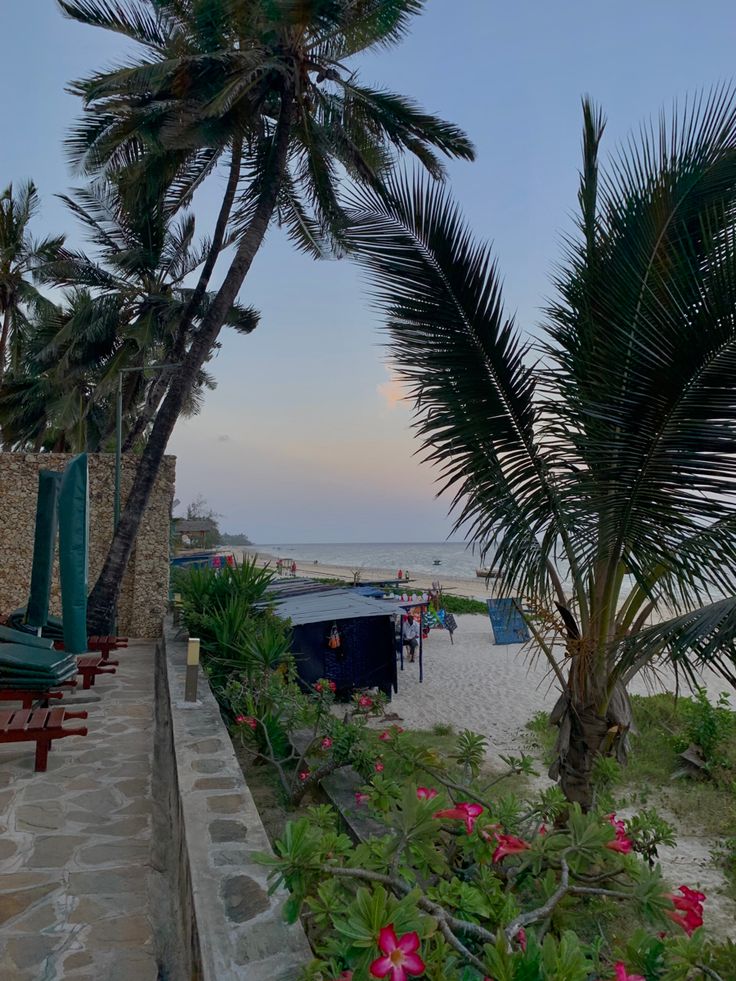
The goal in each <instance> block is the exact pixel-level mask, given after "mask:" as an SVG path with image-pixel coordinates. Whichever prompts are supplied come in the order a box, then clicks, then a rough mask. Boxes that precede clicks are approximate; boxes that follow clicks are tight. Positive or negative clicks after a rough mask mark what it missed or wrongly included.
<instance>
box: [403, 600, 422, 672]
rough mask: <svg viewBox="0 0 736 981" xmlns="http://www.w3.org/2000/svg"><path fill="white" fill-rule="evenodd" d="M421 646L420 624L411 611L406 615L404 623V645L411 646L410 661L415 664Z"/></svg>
mask: <svg viewBox="0 0 736 981" xmlns="http://www.w3.org/2000/svg"><path fill="white" fill-rule="evenodd" d="M418 646H419V624H418V623H417V622H416V620H415V619H414V616H413V614H412V613H411V612H409V613H407V615H406V623H405V624H404V647H408V648H409V661H410V662H411V663H412V664H413V663H414V659H415V658H416V654H417V647H418Z"/></svg>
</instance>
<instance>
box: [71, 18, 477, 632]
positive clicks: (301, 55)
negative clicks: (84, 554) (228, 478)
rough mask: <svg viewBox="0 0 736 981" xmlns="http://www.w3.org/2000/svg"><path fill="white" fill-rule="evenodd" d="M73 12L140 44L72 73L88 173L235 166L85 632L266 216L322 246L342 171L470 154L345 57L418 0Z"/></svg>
mask: <svg viewBox="0 0 736 981" xmlns="http://www.w3.org/2000/svg"><path fill="white" fill-rule="evenodd" d="M59 2H60V6H61V8H62V10H64V12H65V13H66V14H67V15H69V16H71V17H74V18H76V19H77V20H79V21H81V22H83V23H87V24H92V25H97V26H100V27H103V28H106V29H108V30H112V31H116V32H119V33H121V34H122V35H124V36H125V37H127V38H130V39H132V40H133V41H136V42H137V43H138V44H139V45H141V46H142V48H143V54H142V56H141V58H140V59H139V60H137V61H136V62H134V63H133V64H127V65H125V66H123V67H121V68H120V69H117V70H113V71H109V72H104V73H98V74H96V75H93V76H92V77H90V78H87V79H85V80H82V81H80V82H78V83H76V84H75V86H74V89H73V90H74V91H76V92H77V93H78V94H79V95H80V96H81V98H82V99H83V100H84V105H85V116H84V119H83V120H82V122H81V124H80V126H79V127H77V129H76V130H75V132H74V133H73V135H72V137H71V141H70V149H71V151H72V153H73V155H74V157H75V159H76V160H77V163H78V165H79V166H80V167H81V168H83V169H85V170H86V171H88V172H91V171H93V172H99V171H101V170H102V171H105V170H106V171H108V172H109V171H119V170H121V169H122V170H123V171H126V170H128V169H129V168H130V160H131V159H133V160H134V166H133V174H134V175H135V179H134V180H133V181H131V184H132V186H146V184H147V182H148V179H149V174H150V172H151V171H150V165H151V163H152V162H153V163H154V164H155V169H157V170H158V171H159V172H164V173H166V174H167V175H168V180H169V181H170V182H171V185H172V186H173V187H175V188H176V190H177V192H179V193H180V194H181V195H182V199H186V197H187V195H189V194H191V193H192V190H193V189H194V188H196V187H197V186H198V185H199V184H200V183H201V181H202V180H204V179H205V178H206V177H207V176H208V175H209V174H210V173H212V169H213V168H214V167H215V166H216V164H217V162H218V161H219V160H221V159H225V160H227V162H228V179H227V183H226V186H225V191H224V193H223V197H222V205H221V208H220V212H219V215H218V219H217V222H216V225H215V229H214V233H213V236H212V246H211V249H210V254H209V256H208V261H207V262H206V263H205V264H204V265H203V267H202V271H201V274H200V278H199V280H198V282H197V284H196V287H195V291H194V294H193V296H192V299H191V302H190V304H189V307H188V309H187V311H186V313H185V316H184V317H183V320H182V324H183V327H184V328H186V326H187V323H188V321H189V319H190V318H191V317H193V316H194V315H195V313H196V310H197V305H198V303H199V301H200V299H201V297H202V296H203V294H204V291H205V289H206V286H207V283H208V281H209V277H210V276H211V274H212V270H213V268H214V265H215V262H216V259H217V256H218V255H219V253H220V251H221V249H222V246H223V242H224V239H225V235H226V229H227V228H228V223H230V227H231V229H232V230H233V232H234V235H235V243H234V244H235V248H234V253H233V255H232V259H231V261H230V265H229V268H228V270H227V272H226V274H225V276H224V279H223V281H222V285H221V287H220V289H219V291H218V294H217V297H216V298H215V300H214V301H213V302H212V303H211V304H209V307H208V310H207V312H206V314H204V315H203V316H202V319H201V324H200V326H199V329H198V331H197V335H196V338H195V339H194V341H193V343H192V344H191V346H190V347H189V350H188V353H187V356H186V358H185V359H184V362H183V366H182V368H181V369H180V370H179V371H178V372H177V373H176V375H175V376H174V377H173V378H172V380H171V383H170V385H169V389H168V392H167V394H166V397H165V399H164V401H163V403H162V405H161V407H160V409H159V410H158V412H157V415H156V419H155V422H154V424H153V428H152V431H151V435H150V438H149V440H148V442H147V445H146V448H145V450H144V453H143V455H142V457H141V461H140V464H139V467H138V471H137V474H136V478H135V481H134V484H133V487H132V489H131V493H130V495H129V497H128V501H127V504H126V507H125V510H124V512H123V515H122V519H121V522H120V525H119V528H118V531H117V533H116V535H115V538H114V540H113V543H112V545H111V549H110V552H109V554H108V556H107V559H106V561H105V563H104V566H103V569H102V572H101V574H100V578H99V579H98V582H97V584H96V585H95V588H94V589H93V591H92V594H91V596H90V629H94V631H95V632H98V628H99V630H105V629H107V628H108V627H109V625H110V621H111V617H112V613H113V607H114V603H115V599H116V596H117V592H118V590H119V586H120V582H121V579H122V574H123V571H124V569H125V566H126V564H127V561H128V558H129V556H130V553H131V550H132V547H133V542H134V539H135V535H136V533H137V530H138V525H139V523H140V519H141V516H142V514H143V512H144V510H145V505H146V502H147V500H148V496H149V494H150V491H151V489H152V487H153V484H154V481H155V478H156V474H157V472H158V468H159V466H160V463H161V460H162V459H163V455H164V452H165V449H166V444H167V442H168V439H169V436H170V435H171V432H172V430H173V427H174V425H175V423H176V419H177V417H178V415H179V412H180V411H181V407H182V405H183V404H184V401H185V399H186V398H187V395H188V393H189V391H190V390H191V388H192V385H193V383H194V380H195V378H196V376H197V372H198V371H199V370H200V368H201V366H202V364H203V363H204V361H205V360H206V358H207V357H208V356H209V355H210V352H211V351H212V348H213V345H214V344H215V342H216V340H217V336H218V334H219V331H220V328H221V327H222V324H223V323H224V321H225V318H226V316H227V313H228V311H229V310H230V308H231V306H232V304H233V302H234V300H235V298H236V296H237V294H238V291H239V290H240V288H241V286H242V284H243V282H244V280H245V277H246V275H247V273H248V271H249V269H250V267H251V264H252V262H253V259H254V257H255V255H256V253H257V251H258V249H259V248H260V246H261V243H262V242H263V239H264V236H265V234H266V231H267V229H268V227H269V225H270V224H271V222H272V220H274V219H277V220H279V221H280V222H281V223H283V224H285V225H286V227H287V228H288V230H289V232H290V233H291V235H292V237H293V238H294V240H295V242H296V243H297V245H298V246H299V247H301V248H304V249H307V250H309V251H310V252H311V253H312V254H315V255H321V254H323V252H324V250H325V249H326V248H329V247H331V246H337V247H338V248H339V247H340V246H341V244H342V238H343V231H344V225H345V216H344V213H343V210H342V208H341V206H340V202H339V197H338V193H337V188H338V184H339V181H340V180H341V178H342V177H343V176H347V177H348V178H350V179H352V180H353V181H355V182H358V183H363V184H367V185H370V186H377V187H380V186H381V184H382V182H383V181H384V180H385V179H386V176H387V175H388V174H389V173H390V172H391V169H392V167H393V166H394V164H395V162H396V159H397V155H398V154H401V153H408V154H411V155H413V156H414V157H415V158H416V159H417V160H419V161H421V163H422V165H423V166H424V167H426V168H427V170H428V171H429V172H430V173H432V174H433V175H436V176H439V175H440V174H441V171H442V168H441V164H440V160H439V158H438V156H437V154H438V153H440V154H444V155H446V156H456V157H457V156H459V157H464V158H467V159H470V158H472V156H473V148H472V146H471V144H470V143H469V141H468V139H467V138H466V137H465V135H464V134H463V133H462V132H461V131H460V130H459V129H458V128H457V127H455V126H453V125H451V124H449V123H446V122H443V121H442V120H440V119H438V118H437V117H435V116H432V115H429V114H427V113H425V112H423V111H422V110H420V109H419V108H418V107H417V106H416V105H414V104H413V103H412V102H411V101H409V100H407V99H405V98H404V97H402V96H399V95H396V94H394V93H391V92H387V91H384V90H382V89H377V88H372V87H370V86H366V85H363V84H361V82H360V80H359V78H358V76H357V74H356V72H355V71H354V68H353V67H352V64H351V61H352V59H353V58H354V57H355V56H356V55H358V54H360V53H362V52H364V51H368V50H370V49H372V48H377V47H382V46H383V47H385V46H389V45H393V44H395V43H397V42H398V41H399V40H401V38H402V37H403V35H404V34H405V32H406V30H407V29H408V26H409V23H410V21H411V19H412V17H413V16H414V15H415V14H417V13H419V12H420V11H421V8H422V7H423V0H300V2H298V3H297V2H294V0H127V2H126V3H119V2H115V3H113V2H111V0H59Z"/></svg>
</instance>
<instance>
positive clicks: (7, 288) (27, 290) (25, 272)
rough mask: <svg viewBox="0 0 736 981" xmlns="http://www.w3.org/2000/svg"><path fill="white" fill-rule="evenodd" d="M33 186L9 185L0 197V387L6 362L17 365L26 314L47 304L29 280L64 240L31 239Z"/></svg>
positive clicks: (35, 196)
mask: <svg viewBox="0 0 736 981" xmlns="http://www.w3.org/2000/svg"><path fill="white" fill-rule="evenodd" d="M38 207H39V199H38V192H37V191H36V188H35V185H34V184H33V183H32V182H31V181H28V182H27V183H26V184H23V185H21V187H20V189H19V190H18V193H17V194H14V193H13V185H12V184H10V185H9V186H8V187H6V188H5V190H4V191H3V192H2V193H1V194H0V384H1V383H2V380H3V375H4V374H5V370H6V367H7V366H8V363H10V365H11V366H12V367H14V368H17V367H18V366H19V365H20V361H21V352H22V346H23V337H24V333H25V331H26V329H27V326H28V314H29V311H30V310H32V309H39V308H41V307H43V306H44V304H45V303H46V302H47V301H46V299H45V297H44V296H43V295H42V294H41V293H39V291H38V290H37V289H36V287H35V286H34V285H33V283H32V281H31V279H32V277H34V276H35V275H36V274H37V273H38V271H39V269H41V268H42V267H43V266H44V264H45V263H47V262H49V261H50V260H52V259H54V258H55V257H56V255H57V253H58V251H59V249H60V248H61V246H62V244H63V241H64V239H63V237H57V238H43V239H40V240H38V241H36V240H34V239H33V238H31V235H30V230H29V225H30V223H31V221H32V220H33V218H34V216H35V215H36V214H37V212H38Z"/></svg>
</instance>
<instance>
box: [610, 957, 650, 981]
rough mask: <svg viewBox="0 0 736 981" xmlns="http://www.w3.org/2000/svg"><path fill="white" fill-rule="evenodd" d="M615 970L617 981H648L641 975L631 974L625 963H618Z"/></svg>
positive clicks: (614, 966)
mask: <svg viewBox="0 0 736 981" xmlns="http://www.w3.org/2000/svg"><path fill="white" fill-rule="evenodd" d="M613 969H614V971H615V972H616V981H646V979H645V978H643V977H642V976H641V974H629V972H628V971H627V970H626V965H625V964H624V962H623V961H616V963H615V964H614V965H613Z"/></svg>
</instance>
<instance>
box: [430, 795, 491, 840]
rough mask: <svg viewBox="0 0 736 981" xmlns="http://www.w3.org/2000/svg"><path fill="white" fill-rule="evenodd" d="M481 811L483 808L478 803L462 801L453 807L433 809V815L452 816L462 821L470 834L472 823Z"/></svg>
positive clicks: (455, 819) (439, 816)
mask: <svg viewBox="0 0 736 981" xmlns="http://www.w3.org/2000/svg"><path fill="white" fill-rule="evenodd" d="M482 813H483V808H482V807H481V806H480V804H468V803H466V802H463V803H462V804H457V805H456V806H455V807H448V808H445V810H444V811H435V813H434V815H433V816H434V817H436V818H452V819H453V820H454V821H464V822H465V827H466V828H467V831H468V834H471V832H472V830H473V825H474V824H475V822H476V821H477V820H478V818H479V817H480V815H481V814H482Z"/></svg>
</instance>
